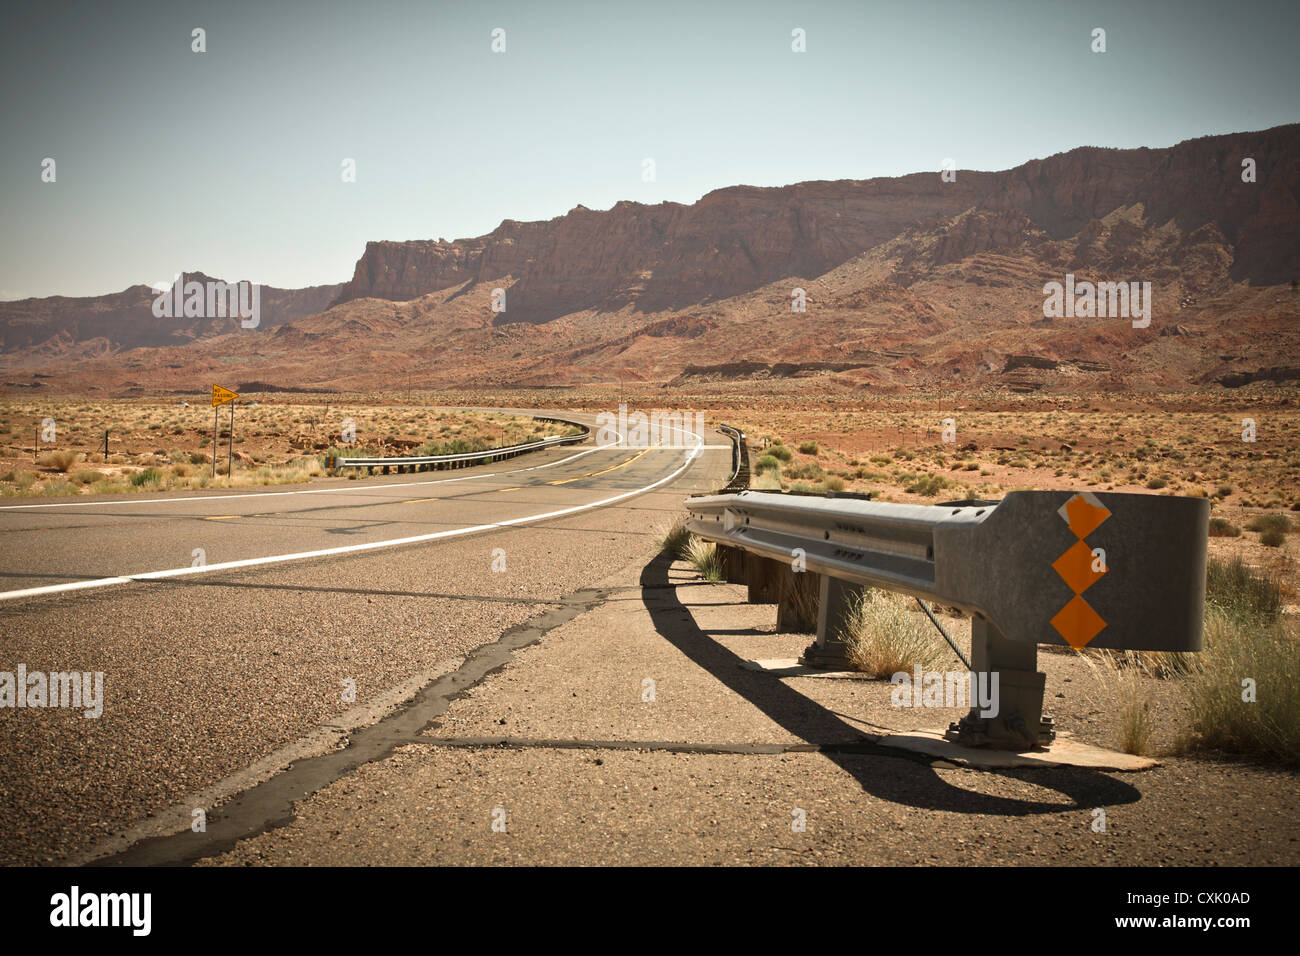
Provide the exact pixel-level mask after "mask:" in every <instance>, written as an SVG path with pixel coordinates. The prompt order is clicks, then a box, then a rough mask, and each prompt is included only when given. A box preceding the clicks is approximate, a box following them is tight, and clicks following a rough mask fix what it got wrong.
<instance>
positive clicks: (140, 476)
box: [131, 468, 162, 488]
mask: <svg viewBox="0 0 1300 956" xmlns="http://www.w3.org/2000/svg"><path fill="white" fill-rule="evenodd" d="M161 481H162V474H161V472H159V471H158V469H157V468H144V469H142V470H140V471H137V472H136V473H135V474H134V475H132V476H131V484H132V485H133V486H134V487H136V488H143V487H144V486H145V485H156V484H158V483H159V482H161Z"/></svg>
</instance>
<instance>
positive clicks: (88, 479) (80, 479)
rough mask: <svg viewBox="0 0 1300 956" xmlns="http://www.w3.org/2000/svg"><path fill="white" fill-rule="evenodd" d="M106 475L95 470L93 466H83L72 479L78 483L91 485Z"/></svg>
mask: <svg viewBox="0 0 1300 956" xmlns="http://www.w3.org/2000/svg"><path fill="white" fill-rule="evenodd" d="M106 477H107V475H105V474H104V473H103V472H102V471H95V470H94V469H93V468H83V469H82V470H81V471H79V472H77V473H76V474H75V475H73V476H72V480H73V481H75V482H76V483H77V484H79V485H93V484H94V483H95V482H97V481H103V480H104V479H105V478H106Z"/></svg>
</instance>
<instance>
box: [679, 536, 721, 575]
mask: <svg viewBox="0 0 1300 956" xmlns="http://www.w3.org/2000/svg"><path fill="white" fill-rule="evenodd" d="M683 557H685V559H686V560H687V561H688V562H690V564H691V566H692V567H693V568H695V570H696V571H698V572H700V577H702V578H704V580H705V581H708V582H709V583H710V584H719V583H721V582H722V558H721V556H720V555H719V554H718V546H717V545H716V544H714V543H713V542H712V541H705V540H704V539H703V538H697V537H696V536H695V535H691V536H690V537H689V539H688V540H687V542H686V550H685V553H684V555H683Z"/></svg>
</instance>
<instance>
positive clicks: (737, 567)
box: [718, 544, 745, 584]
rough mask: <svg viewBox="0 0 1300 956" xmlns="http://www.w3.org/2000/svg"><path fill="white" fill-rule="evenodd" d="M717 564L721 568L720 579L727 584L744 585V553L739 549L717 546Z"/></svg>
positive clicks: (723, 545) (722, 545)
mask: <svg viewBox="0 0 1300 956" xmlns="http://www.w3.org/2000/svg"><path fill="white" fill-rule="evenodd" d="M718 563H719V564H720V565H721V566H722V579H723V580H724V581H726V582H727V583H728V584H744V583H745V552H744V551H741V550H740V549H739V548H729V547H727V546H726V545H725V544H720V545H718Z"/></svg>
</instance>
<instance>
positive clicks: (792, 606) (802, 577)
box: [776, 568, 821, 634]
mask: <svg viewBox="0 0 1300 956" xmlns="http://www.w3.org/2000/svg"><path fill="white" fill-rule="evenodd" d="M820 595H821V575H820V574H815V573H813V572H810V571H799V572H796V571H795V570H794V569H793V568H787V569H786V570H785V573H784V574H783V575H782V577H781V600H780V602H778V604H777V606H776V629H777V630H778V631H782V632H794V633H797V634H802V633H805V632H808V631H813V630H816V628H817V608H818V607H819V603H820V602H819V598H820Z"/></svg>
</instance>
